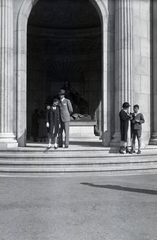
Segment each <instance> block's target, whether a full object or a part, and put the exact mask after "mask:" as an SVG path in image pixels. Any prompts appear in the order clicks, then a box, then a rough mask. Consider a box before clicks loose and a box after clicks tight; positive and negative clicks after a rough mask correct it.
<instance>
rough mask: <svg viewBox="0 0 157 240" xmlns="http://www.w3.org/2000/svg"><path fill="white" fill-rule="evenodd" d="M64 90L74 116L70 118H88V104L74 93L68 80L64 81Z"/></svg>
mask: <svg viewBox="0 0 157 240" xmlns="http://www.w3.org/2000/svg"><path fill="white" fill-rule="evenodd" d="M62 88H63V89H64V90H65V94H66V97H67V98H69V99H70V101H71V103H72V106H73V110H74V114H73V115H72V117H73V118H74V119H75V118H76V119H77V117H80V118H81V117H83V116H85V115H86V116H88V107H89V104H88V102H87V101H86V100H85V99H84V97H83V96H82V95H81V94H80V93H78V92H76V91H75V90H74V88H73V87H72V86H71V84H70V82H69V81H68V79H65V81H64V86H63V87H62Z"/></svg>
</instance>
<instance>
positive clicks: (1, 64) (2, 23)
mask: <svg viewBox="0 0 157 240" xmlns="http://www.w3.org/2000/svg"><path fill="white" fill-rule="evenodd" d="M15 146H17V141H16V140H15V135H14V134H13V3H12V0H0V148H1V149H2V148H4V149H5V148H7V147H15Z"/></svg>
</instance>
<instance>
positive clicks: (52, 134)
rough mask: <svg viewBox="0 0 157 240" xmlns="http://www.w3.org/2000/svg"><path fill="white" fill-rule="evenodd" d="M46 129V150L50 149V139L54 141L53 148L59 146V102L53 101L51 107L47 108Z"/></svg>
mask: <svg viewBox="0 0 157 240" xmlns="http://www.w3.org/2000/svg"><path fill="white" fill-rule="evenodd" d="M46 127H47V130H48V140H49V144H48V148H51V142H52V139H53V140H54V148H55V149H57V148H58V143H59V145H60V109H59V100H58V99H54V100H53V103H52V105H51V106H47V111H46Z"/></svg>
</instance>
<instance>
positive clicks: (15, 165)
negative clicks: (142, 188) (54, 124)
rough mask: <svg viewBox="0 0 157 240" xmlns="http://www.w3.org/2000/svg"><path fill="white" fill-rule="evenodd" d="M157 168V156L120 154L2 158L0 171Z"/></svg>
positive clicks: (106, 170)
mask: <svg viewBox="0 0 157 240" xmlns="http://www.w3.org/2000/svg"><path fill="white" fill-rule="evenodd" d="M150 170H151V171H153V170H155V171H156V170H157V158H152V157H151V156H142V157H141V156H137V157H135V156H129V155H128V157H127V156H125V157H121V156H118V157H117V158H115V157H114V156H112V157H107V156H106V157H102V158H101V157H93V158H85V159H83V158H43V157H42V156H41V158H40V159H39V158H38V157H34V158H30V156H29V155H28V156H27V157H26V156H25V154H24V155H23V158H22V157H21V154H20V158H15V157H13V156H11V155H10V158H7V159H5V158H4V159H2V158H0V173H37V174H38V173H55V174H57V173H59V174H62V173H106V172H112V173H113V172H126V171H128V172H131V171H134V172H136V171H150Z"/></svg>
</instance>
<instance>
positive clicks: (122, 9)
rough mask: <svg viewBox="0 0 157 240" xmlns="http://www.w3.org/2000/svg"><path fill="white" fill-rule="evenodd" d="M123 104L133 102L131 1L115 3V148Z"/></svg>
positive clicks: (118, 135)
mask: <svg viewBox="0 0 157 240" xmlns="http://www.w3.org/2000/svg"><path fill="white" fill-rule="evenodd" d="M123 102H129V103H130V104H132V102H133V80H132V9H131V0H117V1H116V2H115V133H114V135H113V139H112V140H111V142H110V145H111V146H114V147H115V146H119V144H120V121H119V111H120V110H121V108H122V104H123ZM128 133H130V130H128ZM129 140H130V137H128V141H129Z"/></svg>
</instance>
